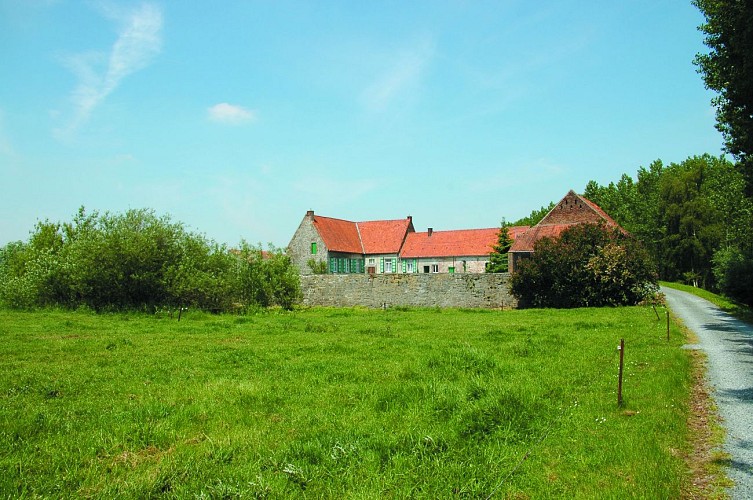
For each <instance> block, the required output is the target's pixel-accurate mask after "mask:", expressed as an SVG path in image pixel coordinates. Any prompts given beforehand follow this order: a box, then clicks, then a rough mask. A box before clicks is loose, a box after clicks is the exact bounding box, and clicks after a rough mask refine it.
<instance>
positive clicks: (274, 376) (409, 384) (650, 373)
mask: <svg viewBox="0 0 753 500" xmlns="http://www.w3.org/2000/svg"><path fill="white" fill-rule="evenodd" d="M660 316H661V318H662V320H661V321H657V318H656V316H655V314H654V311H653V310H652V309H651V308H641V307H632V308H609V309H580V310H521V311H476V310H395V309H392V310H387V311H381V310H377V311H374V310H362V309H309V310H300V311H295V312H290V313H284V312H269V313H260V314H258V315H250V316H231V315H223V316H212V315H207V314H203V313H198V312H191V311H189V312H188V313H187V314H185V315H184V316H183V318H182V319H181V321H180V322H178V321H177V320H176V319H175V318H172V319H171V318H169V317H168V316H166V315H151V316H147V315H135V314H133V315H131V314H110V315H108V314H101V315H96V314H92V313H88V312H59V311H41V312H29V313H26V312H9V311H0V497H17V496H30V497H33V496H43V497H69V496H77V497H114V496H123V497H149V496H167V497H181V498H184V497H195V498H235V497H243V498H255V497H258V498H264V497H268V498H279V497H303V496H305V497H311V498H321V497H338V498H342V497H346V498H385V497H387V498H405V497H416V498H446V497H480V498H488V497H492V498H526V497H531V498H542V497H544V498H546V497H600V498H631V497H634V498H648V497H650V498H668V497H678V496H680V493H681V485H682V484H683V483H686V482H687V481H688V479H689V478H688V477H687V474H688V473H687V472H686V468H685V465H684V462H683V459H682V457H683V455H684V454H685V453H686V452H687V451H688V449H687V448H688V444H687V438H688V436H687V427H686V419H687V412H688V408H687V397H688V390H689V386H690V384H691V377H690V374H689V358H688V355H687V353H686V351H683V350H682V349H680V348H679V346H680V345H681V344H682V343H683V342H684V339H683V338H682V335H681V333H680V332H679V330H674V328H675V326H674V325H673V327H672V328H673V332H672V338H671V340H670V341H669V342H667V340H666V323H665V322H664V321H663V318H664V315H663V312H662V311H660ZM620 338H624V339H625V381H624V389H623V391H624V404H623V406H622V407H618V406H617V378H618V377H617V373H618V361H619V355H618V350H617V346H618V345H619V341H620Z"/></svg>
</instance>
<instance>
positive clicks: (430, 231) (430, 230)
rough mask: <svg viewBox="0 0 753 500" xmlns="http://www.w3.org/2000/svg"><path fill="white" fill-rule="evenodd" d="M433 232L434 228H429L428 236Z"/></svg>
mask: <svg viewBox="0 0 753 500" xmlns="http://www.w3.org/2000/svg"><path fill="white" fill-rule="evenodd" d="M433 232H434V228H431V227H430V228H429V236H431V233H433Z"/></svg>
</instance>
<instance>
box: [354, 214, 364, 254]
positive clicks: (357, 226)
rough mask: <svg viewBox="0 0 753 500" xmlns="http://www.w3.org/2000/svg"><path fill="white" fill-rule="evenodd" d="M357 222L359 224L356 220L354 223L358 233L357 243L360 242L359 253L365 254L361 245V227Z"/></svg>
mask: <svg viewBox="0 0 753 500" xmlns="http://www.w3.org/2000/svg"><path fill="white" fill-rule="evenodd" d="M358 224H360V222H356V223H355V225H356V232H357V233H358V243H360V244H361V253H362V254H364V255H365V254H366V249H365V248H364V246H363V237H362V236H361V227H360V226H359V225H358Z"/></svg>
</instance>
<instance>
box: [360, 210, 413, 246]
mask: <svg viewBox="0 0 753 500" xmlns="http://www.w3.org/2000/svg"><path fill="white" fill-rule="evenodd" d="M356 224H357V226H358V231H359V232H360V233H361V242H362V243H363V253H365V254H378V253H398V252H399V251H400V247H402V246H403V241H404V240H405V237H406V234H412V233H413V231H414V230H413V222H412V221H411V219H410V218H408V219H398V220H374V221H366V222H357V223H356Z"/></svg>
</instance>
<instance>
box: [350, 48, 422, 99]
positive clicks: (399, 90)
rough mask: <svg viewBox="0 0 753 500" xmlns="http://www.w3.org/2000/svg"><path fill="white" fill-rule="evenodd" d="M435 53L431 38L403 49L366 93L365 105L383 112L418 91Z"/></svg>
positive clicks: (364, 93) (364, 94)
mask: <svg viewBox="0 0 753 500" xmlns="http://www.w3.org/2000/svg"><path fill="white" fill-rule="evenodd" d="M434 52H435V47H434V42H433V40H431V39H430V38H428V37H423V38H421V39H419V40H418V42H416V43H415V44H414V45H413V46H411V47H409V48H406V49H403V50H401V51H400V52H399V53H397V54H396V55H395V56H394V62H392V63H391V64H390V65H389V67H388V68H387V69H386V70H385V71H384V72H382V73H381V74H380V75H379V76H378V77H377V78H376V79H375V81H374V82H372V84H371V85H369V86H368V87H367V88H366V89H365V90H364V92H363V94H362V102H363V104H364V105H365V106H366V107H367V108H369V109H370V110H372V111H382V110H383V109H385V108H386V107H387V106H389V105H390V104H391V103H392V102H394V101H395V100H396V99H397V98H399V97H400V96H404V95H405V94H406V93H408V92H410V91H411V90H414V89H416V88H417V87H418V85H419V84H420V82H421V79H422V78H423V76H424V74H425V73H426V70H427V69H428V67H429V65H430V63H431V61H432V59H433V58H434Z"/></svg>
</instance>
